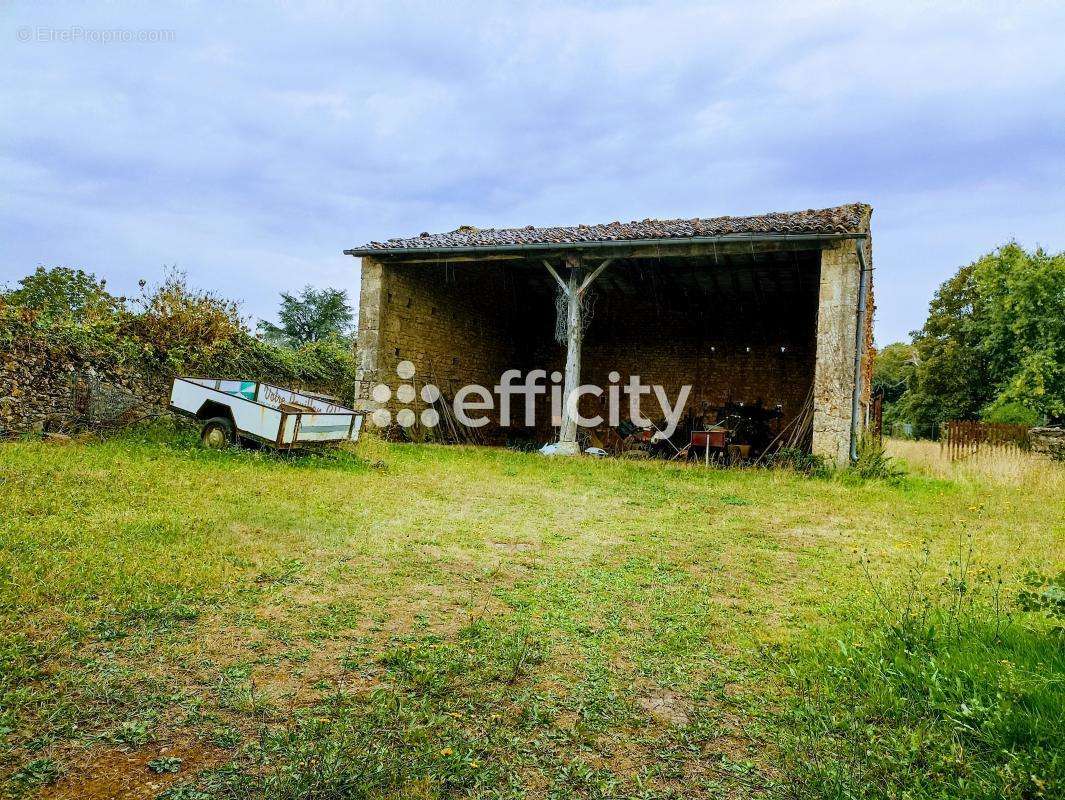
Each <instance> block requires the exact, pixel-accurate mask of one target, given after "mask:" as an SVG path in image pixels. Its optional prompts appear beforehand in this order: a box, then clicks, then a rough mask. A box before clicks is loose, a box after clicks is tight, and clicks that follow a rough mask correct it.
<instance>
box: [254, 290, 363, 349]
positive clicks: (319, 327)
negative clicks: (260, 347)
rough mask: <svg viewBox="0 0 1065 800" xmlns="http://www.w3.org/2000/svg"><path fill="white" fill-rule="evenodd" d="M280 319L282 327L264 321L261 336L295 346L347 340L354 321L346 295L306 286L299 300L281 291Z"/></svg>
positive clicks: (341, 292) (260, 324) (341, 291)
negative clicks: (326, 340) (339, 339)
mask: <svg viewBox="0 0 1065 800" xmlns="http://www.w3.org/2000/svg"><path fill="white" fill-rule="evenodd" d="M277 316H278V320H279V321H280V323H281V324H280V325H275V324H273V323H272V322H267V321H265V320H263V321H262V322H260V323H259V325H258V328H259V333H260V334H261V335H262V337H263V338H264V339H266V340H267V341H271V342H275V343H279V344H287V345H289V346H292V347H299V346H300V345H304V344H308V343H310V342H320V341H323V340H325V339H330V338H344V337H347V336H349V335H350V334H351V328H352V321H353V320H354V319H355V315H354V313H353V312H352V310H351V307H350V306H349V305H348V293H347V292H345V291H343V290H341V289H315V288H313V287H311V286H305V287H304V288H303V291H301V292H300V294H299V296H298V297H297V296H293V295H291V294H289V293H288V292H282V293H281V310H280V311H278V313H277Z"/></svg>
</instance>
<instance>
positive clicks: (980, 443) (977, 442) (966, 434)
mask: <svg viewBox="0 0 1065 800" xmlns="http://www.w3.org/2000/svg"><path fill="white" fill-rule="evenodd" d="M1030 444H1031V443H1030V441H1029V439H1028V426H1027V425H1012V424H1009V423H1005V422H975V421H972V420H955V421H953V422H944V423H943V425H942V426H941V427H940V431H939V446H940V449H943V450H946V451H947V453H949V454H950V458H951V460H952V461H953V460H954V459H958V458H965V457H966V456H971V455H972V454H973V453H978V452H980V450H986V449H992V448H993V449H995V450H997V451H1007V452H1008V451H1020V450H1027V449H1028V448H1029V446H1030Z"/></svg>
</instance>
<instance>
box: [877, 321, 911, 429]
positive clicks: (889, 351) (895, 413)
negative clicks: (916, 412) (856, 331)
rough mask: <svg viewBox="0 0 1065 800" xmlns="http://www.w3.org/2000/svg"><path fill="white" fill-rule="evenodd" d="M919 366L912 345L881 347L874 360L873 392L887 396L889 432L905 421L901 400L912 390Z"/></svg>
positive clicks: (885, 408) (885, 410)
mask: <svg viewBox="0 0 1065 800" xmlns="http://www.w3.org/2000/svg"><path fill="white" fill-rule="evenodd" d="M915 364H916V356H915V354H914V348H913V345H912V344H907V343H906V342H893V343H892V344H889V345H886V346H885V347H882V348H880V349H879V350H878V351H877V353H876V358H875V359H874V360H873V392H882V393H883V395H884V428H885V430H890V429H891V428H892V426H893V425H894V424H895V423H896V422H905V421H906V419H905V414H904V408H903V405H902V404H900V402H899V401H900V400H901V399H902V398H903V396H904V395H905V393H906V390H907V389H908V388H909V385H910V380H911V379H912V378H913V371H914V368H915Z"/></svg>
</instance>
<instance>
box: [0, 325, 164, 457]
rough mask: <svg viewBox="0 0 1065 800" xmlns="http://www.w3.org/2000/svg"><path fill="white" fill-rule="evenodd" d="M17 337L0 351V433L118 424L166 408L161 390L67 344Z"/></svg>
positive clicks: (63, 430)
mask: <svg viewBox="0 0 1065 800" xmlns="http://www.w3.org/2000/svg"><path fill="white" fill-rule="evenodd" d="M46 345H47V343H46V342H45V341H44V340H42V339H41V338H38V337H19V338H16V339H15V340H14V342H13V343H12V344H10V345H9V346H8V347H6V348H5V352H4V353H3V354H2V355H0V359H2V360H0V435H3V436H12V435H17V434H23V433H30V432H38V433H39V432H49V431H52V432H72V431H78V430H82V429H86V428H99V427H107V426H110V425H118V424H123V423H125V422H128V421H132V420H134V419H139V418H142V417H144V416H146V415H151V414H155V413H161V412H162V411H163V410H164V409H165V407H166V406H165V400H164V398H163V396H162V393H164V390H162V389H161V388H160V387H158V386H153V385H151V384H150V383H149V382H148V381H147V380H145V379H144V378H143V377H141V376H139V375H136V374H130V373H127V372H124V371H120V370H110V369H107V368H106V366H104V365H98V364H93V363H91V362H90V361H88V360H86V359H83V358H81V357H79V354H78V353H77V352H76V351H75V350H73V349H70V348H64V347H47V346H46Z"/></svg>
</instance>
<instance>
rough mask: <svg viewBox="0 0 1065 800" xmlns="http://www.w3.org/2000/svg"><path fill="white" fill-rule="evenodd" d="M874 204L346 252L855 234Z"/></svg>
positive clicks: (468, 232) (427, 239) (417, 239)
mask: <svg viewBox="0 0 1065 800" xmlns="http://www.w3.org/2000/svg"><path fill="white" fill-rule="evenodd" d="M871 213H872V206H869V205H867V204H865V203H848V204H846V205H841V206H832V207H830V208H821V209H813V208H808V209H806V210H804V211H771V212H767V213H765V214H754V215H750V216H732V215H726V216H720V217H691V218H688V219H685V218H681V217H677V218H674V219H664V220H663V219H650V218H647V219H644V220H632V221H631V222H625V223H623V222H619V221H618V220H614V221H613V222H603V223H597V224H593V225H588V224H584V223H580V224H577V225H552V226H543V227H537V226H534V225H526V226H524V227H515V228H478V227H477V226H475V225H460V226H459V227H458V228H456V229H455V230H453V231H450V232H448V233H436V234H432V233H428V232H424V231H423V232H422V233H420V234H419V235H417V236H412V237H396V238H392V239H388V240H387V241H385V242H377V241H374V242H369V243H368V244H365V245H363V246H362V247H359V248H355V249H354V250H353V251H347V252H364V251H390V250H391V251H411V250H425V249H436V248H456V249H479V248H485V249H491V248H493V247H507V246H520V245H525V244H580V243H584V242H611V241H634V240H646V239H693V238H700V237H710V236H729V235H743V234H766V235H773V234H780V235H782V236H783V235H791V234H803V233H807V234H811V233H812V234H833V233H837V234H855V233H863V232H865V231H866V230H868V221H869V215H870V214H871Z"/></svg>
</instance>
